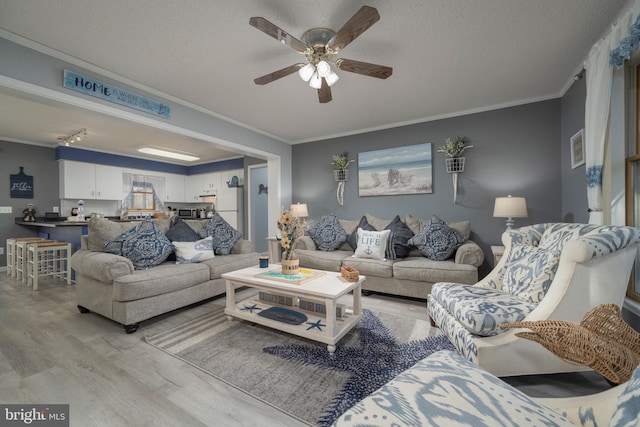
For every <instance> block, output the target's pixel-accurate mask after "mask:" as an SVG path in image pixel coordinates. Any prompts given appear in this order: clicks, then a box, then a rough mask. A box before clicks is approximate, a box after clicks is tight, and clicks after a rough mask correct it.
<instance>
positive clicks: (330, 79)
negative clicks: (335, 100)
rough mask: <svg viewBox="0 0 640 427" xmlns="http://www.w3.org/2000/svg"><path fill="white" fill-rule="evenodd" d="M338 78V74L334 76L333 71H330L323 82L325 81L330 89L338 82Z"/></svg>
mask: <svg viewBox="0 0 640 427" xmlns="http://www.w3.org/2000/svg"><path fill="white" fill-rule="evenodd" d="M339 78H340V77H338V74H336V72H335V71H333V70H330V71H329V74H328V75H327V77H325V80H326V81H327V84H328V85H329V87H331V86H333V84H334V83H335V82H337V81H338V79H339Z"/></svg>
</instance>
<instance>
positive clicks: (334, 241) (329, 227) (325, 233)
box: [309, 214, 347, 252]
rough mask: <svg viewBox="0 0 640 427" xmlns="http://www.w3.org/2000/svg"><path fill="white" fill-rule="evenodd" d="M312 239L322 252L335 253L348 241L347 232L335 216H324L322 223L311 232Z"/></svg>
mask: <svg viewBox="0 0 640 427" xmlns="http://www.w3.org/2000/svg"><path fill="white" fill-rule="evenodd" d="M309 235H310V236H311V239H312V240H313V242H314V243H315V244H316V246H317V247H318V249H320V250H321V251H325V252H329V251H335V250H336V249H338V248H339V247H340V245H341V244H343V243H344V242H346V241H347V232H346V231H344V228H342V226H341V225H340V222H339V221H338V218H337V217H336V215H335V214H331V215H326V216H323V217H322V219H321V220H320V222H318V223H317V224H316V225H314V226H313V227H312V228H311V229H310V230H309Z"/></svg>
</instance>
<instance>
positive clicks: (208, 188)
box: [202, 172, 222, 195]
mask: <svg viewBox="0 0 640 427" xmlns="http://www.w3.org/2000/svg"><path fill="white" fill-rule="evenodd" d="M221 178H222V177H221V173H220V172H211V173H205V174H203V175H202V194H212V195H215V194H216V193H217V192H218V191H219V190H220V185H221Z"/></svg>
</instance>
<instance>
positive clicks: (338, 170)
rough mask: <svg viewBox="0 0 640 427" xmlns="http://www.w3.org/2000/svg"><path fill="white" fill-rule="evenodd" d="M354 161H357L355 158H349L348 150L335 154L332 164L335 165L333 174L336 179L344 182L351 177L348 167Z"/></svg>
mask: <svg viewBox="0 0 640 427" xmlns="http://www.w3.org/2000/svg"><path fill="white" fill-rule="evenodd" d="M353 162H355V160H349V153H348V152H347V151H343V152H342V153H340V154H334V155H333V162H331V164H332V165H333V166H334V170H333V176H334V177H335V179H336V181H338V182H344V181H346V180H347V179H349V171H348V169H347V168H348V167H349V165H350V164H351V163H353Z"/></svg>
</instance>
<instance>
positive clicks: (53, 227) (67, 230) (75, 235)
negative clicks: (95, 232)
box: [15, 217, 88, 252]
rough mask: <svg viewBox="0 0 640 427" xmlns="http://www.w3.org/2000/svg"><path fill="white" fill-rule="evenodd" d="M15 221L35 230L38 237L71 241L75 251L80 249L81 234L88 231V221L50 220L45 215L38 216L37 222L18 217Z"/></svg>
mask: <svg viewBox="0 0 640 427" xmlns="http://www.w3.org/2000/svg"><path fill="white" fill-rule="evenodd" d="M15 223H16V224H17V225H21V226H24V227H29V228H32V229H34V230H35V233H36V237H42V238H43V239H50V240H57V241H59V242H69V243H71V249H72V251H73V252H75V251H77V250H78V249H80V239H81V236H83V235H86V234H87V233H88V227H87V224H88V222H87V221H50V220H47V221H45V219H44V218H43V217H36V220H35V222H27V221H23V220H22V218H16V219H15Z"/></svg>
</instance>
